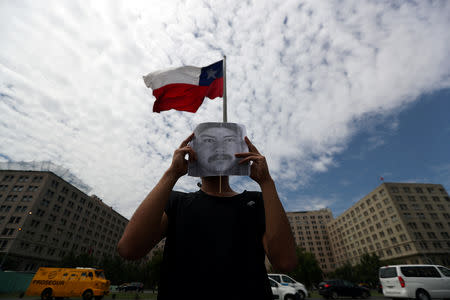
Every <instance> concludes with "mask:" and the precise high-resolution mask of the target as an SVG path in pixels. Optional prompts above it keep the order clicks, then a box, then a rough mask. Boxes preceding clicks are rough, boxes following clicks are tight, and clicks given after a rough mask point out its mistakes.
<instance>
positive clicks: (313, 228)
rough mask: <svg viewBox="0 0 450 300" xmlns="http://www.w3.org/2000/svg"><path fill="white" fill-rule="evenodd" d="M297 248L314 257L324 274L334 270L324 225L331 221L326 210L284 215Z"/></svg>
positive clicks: (330, 214)
mask: <svg viewBox="0 0 450 300" xmlns="http://www.w3.org/2000/svg"><path fill="white" fill-rule="evenodd" d="M286 215H287V217H288V220H289V223H290V225H291V230H292V233H293V235H294V238H295V243H296V245H297V246H298V247H301V248H303V249H305V250H306V251H308V252H311V253H313V254H314V255H315V257H316V259H317V261H318V262H319V266H320V268H321V269H322V271H323V272H324V273H328V272H331V271H333V270H334V269H335V267H336V266H335V258H334V256H333V253H332V247H331V243H330V239H329V235H328V232H327V227H326V225H327V224H328V223H329V222H331V221H332V220H333V214H332V213H331V210H330V209H328V208H324V209H319V210H313V211H298V212H287V213H286Z"/></svg>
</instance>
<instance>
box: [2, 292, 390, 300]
mask: <svg viewBox="0 0 450 300" xmlns="http://www.w3.org/2000/svg"><path fill="white" fill-rule="evenodd" d="M138 295H139V298H138V299H140V300H145V299H156V294H153V293H151V292H150V293H145V292H144V293H143V294H138ZM0 299H1V300H23V299H26V300H40V299H41V298H40V297H23V298H20V297H19V295H17V296H16V297H14V296H10V297H8V296H6V297H4V296H2V295H0ZM70 299H77V300H79V299H81V298H70ZM103 299H104V300H109V299H113V298H112V297H111V295H109V296H107V297H105V298H103ZM115 299H116V300H120V299H133V300H134V299H136V298H135V297H132V295H131V293H130V297H127V298H121V297H116V298H115ZM307 299H323V298H321V297H310V298H307ZM338 299H345V300H347V299H352V298H350V297H346V298H338ZM368 299H370V300H385V299H387V298H385V297H383V296H381V297H380V296H372V297H370V298H368ZM230 300H232V299H230Z"/></svg>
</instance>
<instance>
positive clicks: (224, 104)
mask: <svg viewBox="0 0 450 300" xmlns="http://www.w3.org/2000/svg"><path fill="white" fill-rule="evenodd" d="M223 122H224V123H226V122H227V57H226V56H225V55H224V56H223Z"/></svg>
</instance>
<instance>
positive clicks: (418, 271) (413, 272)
mask: <svg viewBox="0 0 450 300" xmlns="http://www.w3.org/2000/svg"><path fill="white" fill-rule="evenodd" d="M400 270H401V271H402V273H403V275H405V277H433V278H439V277H441V275H440V274H439V272H438V271H437V270H436V268H435V267H433V266H424V267H400Z"/></svg>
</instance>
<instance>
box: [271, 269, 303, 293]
mask: <svg viewBox="0 0 450 300" xmlns="http://www.w3.org/2000/svg"><path fill="white" fill-rule="evenodd" d="M268 275H269V278H272V279H273V280H275V281H276V282H278V283H281V284H282V285H288V286H291V287H293V288H294V289H295V290H296V291H297V293H298V294H299V295H300V299H305V298H307V297H309V294H308V290H307V289H306V288H305V286H304V285H303V284H301V283H300V282H298V281H295V280H294V279H292V278H291V277H289V276H287V275H284V274H268Z"/></svg>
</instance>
